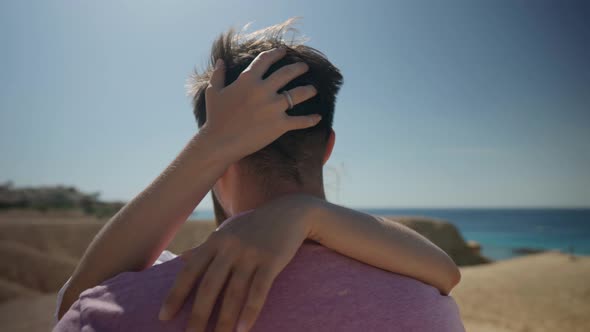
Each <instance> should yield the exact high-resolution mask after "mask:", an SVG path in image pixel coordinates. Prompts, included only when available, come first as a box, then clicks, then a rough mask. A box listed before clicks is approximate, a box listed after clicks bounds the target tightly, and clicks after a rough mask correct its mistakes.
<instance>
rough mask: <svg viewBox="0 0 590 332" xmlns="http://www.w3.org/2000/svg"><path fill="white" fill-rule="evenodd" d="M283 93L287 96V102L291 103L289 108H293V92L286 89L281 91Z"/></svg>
mask: <svg viewBox="0 0 590 332" xmlns="http://www.w3.org/2000/svg"><path fill="white" fill-rule="evenodd" d="M281 94H283V95H285V97H287V103H289V108H288V109H293V99H292V98H291V94H290V93H289V91H287V90H285V91H283V92H281Z"/></svg>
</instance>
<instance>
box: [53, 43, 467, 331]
mask: <svg viewBox="0 0 590 332" xmlns="http://www.w3.org/2000/svg"><path fill="white" fill-rule="evenodd" d="M284 55H285V50H284V49H280V48H279V49H273V50H270V51H267V52H263V53H261V54H260V55H258V57H256V59H255V60H254V61H253V62H252V63H251V65H250V66H249V67H248V68H247V69H246V70H244V72H242V74H241V75H240V77H239V78H238V79H237V80H236V81H234V82H233V83H232V84H230V85H228V86H225V82H224V77H225V74H224V70H225V69H224V66H223V63H222V62H218V63H217V64H216V66H215V69H214V71H213V74H212V76H211V80H210V84H209V87H208V89H207V91H206V104H207V122H206V123H205V125H204V126H203V127H202V128H201V130H200V131H199V132H198V133H197V134H195V135H194V136H193V137H192V138H191V139H190V140H189V142H188V144H187V145H186V146H185V148H184V149H183V150H182V151H181V152H180V154H179V155H178V156H177V157H176V159H175V160H174V161H173V162H172V163H171V164H170V165H169V166H168V167H167V168H166V169H165V170H164V171H163V172H162V174H161V175H160V176H158V178H156V179H155V180H154V182H153V183H151V184H150V185H149V186H148V187H147V188H146V189H145V190H144V191H143V192H141V193H140V194H139V195H138V196H137V197H135V198H134V199H133V200H131V201H130V202H129V203H128V204H127V205H126V206H125V207H124V208H123V209H121V211H119V213H117V214H116V215H115V216H114V217H113V218H112V219H111V220H110V221H109V222H108V223H107V224H106V225H105V226H104V227H103V229H102V230H101V231H100V232H99V234H98V235H97V236H96V237H95V239H94V240H93V241H92V243H91V244H90V246H89V247H88V249H87V251H86V253H85V254H84V256H83V258H82V259H81V261H80V263H79V264H78V266H77V267H76V269H75V271H74V273H73V275H72V279H71V282H70V284H69V287H67V289H66V290H65V293H64V298H63V302H62V304H61V306H60V308H59V316H60V317H61V316H63V314H64V313H65V311H67V309H68V308H69V307H70V306H71V305H72V304H73V303H74V302H75V301H76V299H77V298H78V296H79V295H80V293H81V292H82V291H84V290H85V289H88V288H91V287H94V286H96V285H98V284H100V283H102V282H103V281H105V280H107V279H109V278H112V277H114V276H116V275H117V274H119V273H122V272H125V271H141V270H143V269H145V268H147V267H149V266H151V265H152V264H153V263H154V261H155V259H156V258H157V257H158V255H159V254H160V253H161V252H162V250H163V249H164V248H165V247H166V246H167V245H168V244H169V242H170V240H171V239H172V238H173V236H174V234H175V233H176V231H177V230H178V228H179V227H180V226H181V225H182V223H183V222H184V221H186V219H187V218H188V216H189V215H190V213H191V212H192V211H193V210H194V208H195V207H196V206H197V204H198V203H200V201H201V200H202V199H203V197H204V196H205V195H206V193H207V192H208V191H209V190H211V189H212V188H214V190H215V191H216V192H217V193H218V194H219V197H220V198H221V200H223V201H224V203H223V204H224V208H225V209H226V211H227V212H228V214H229V215H232V214H235V213H238V212H241V211H245V210H248V209H254V208H255V209H256V210H255V211H254V212H252V213H250V214H246V215H244V216H241V217H238V218H237V219H235V220H233V221H232V222H231V223H229V224H227V225H226V226H225V227H220V228H219V229H218V230H216V231H215V232H213V233H212V234H211V235H210V236H209V238H208V239H207V240H206V241H205V242H204V243H203V244H201V245H199V246H198V247H196V248H194V249H192V250H189V251H187V252H185V253H183V255H182V258H183V259H184V260H185V261H186V265H185V268H184V270H183V271H182V272H181V273H180V274H179V275H178V276H177V279H176V281H175V284H174V286H173V287H172V289H171V290H170V292H169V296H168V298H167V299H166V301H165V303H163V308H162V313H161V315H160V318H161V319H164V320H167V319H171V318H173V317H174V316H175V314H176V313H177V312H178V309H179V308H180V306H181V305H182V304H183V303H184V301H185V299H186V297H187V296H188V294H189V292H190V290H191V289H192V287H193V285H194V283H195V282H196V279H197V278H199V277H203V281H202V283H201V285H200V286H199V288H198V290H197V296H196V300H195V303H194V304H193V309H192V313H191V316H190V319H189V323H188V326H187V329H188V330H191V331H203V330H204V329H205V326H206V324H207V321H208V319H209V316H210V313H211V309H212V307H213V304H214V302H215V300H216V299H217V298H218V296H219V293H220V291H221V286H222V285H223V283H224V281H225V280H228V278H229V284H228V289H227V291H226V293H225V297H224V298H223V300H222V301H223V303H222V309H221V313H220V318H219V321H218V322H217V324H216V331H232V330H233V329H234V328H235V327H236V326H237V327H238V328H239V330H240V331H247V330H249V329H250V328H251V327H252V326H253V324H254V322H255V320H256V317H257V316H258V314H259V312H260V310H261V308H262V306H263V304H264V301H265V298H266V295H267V293H268V290H269V289H270V287H271V285H272V281H273V280H274V278H275V277H276V276H277V275H278V273H279V272H280V271H281V270H282V269H283V268H284V267H285V266H286V265H287V264H288V263H289V261H290V260H291V258H292V257H293V256H294V255H295V253H296V251H297V249H298V248H299V247H300V246H301V244H302V243H303V241H305V239H312V240H315V241H317V242H319V243H320V244H322V245H324V246H326V247H328V248H332V249H334V250H336V251H338V252H340V253H341V254H343V255H346V256H349V257H352V258H354V259H357V260H359V261H362V262H365V263H367V264H370V265H373V266H376V267H379V268H382V269H385V270H388V271H391V272H396V273H400V274H404V275H407V276H410V277H413V278H415V279H418V280H421V281H423V282H425V283H428V284H431V285H433V286H434V287H436V288H438V289H439V290H440V291H441V292H442V293H445V294H446V293H448V292H449V291H450V290H451V289H452V288H453V287H454V286H455V285H456V284H457V283H458V281H459V278H460V275H459V271H458V269H457V267H456V266H455V264H454V263H453V262H452V260H451V259H450V258H449V257H448V256H447V255H446V254H445V253H444V252H443V251H442V250H440V249H439V248H438V247H436V246H434V245H433V244H432V243H430V242H429V241H428V240H426V239H425V238H423V237H422V236H420V235H418V234H417V233H415V232H413V231H411V230H409V229H407V228H405V227H403V226H401V225H399V224H397V223H394V222H391V221H387V220H384V219H382V218H376V217H373V216H370V215H366V214H363V213H360V212H357V211H354V210H349V209H346V208H343V207H339V206H337V205H334V204H330V203H329V202H327V201H325V200H324V193H323V187H322V186H321V185H317V184H316V185H314V184H310V185H309V187H304V188H295V187H289V186H288V185H285V186H278V187H277V192H275V193H273V194H274V195H275V196H276V199H274V200H272V201H269V200H268V197H264V196H260V195H258V194H257V191H256V190H252V188H255V187H252V185H254V184H255V183H254V182H250V181H254V179H248V178H245V177H243V176H240V172H241V169H240V166H239V165H238V161H239V160H241V159H242V158H244V157H245V156H247V155H249V154H251V153H253V152H255V151H258V150H259V149H261V148H262V147H264V146H266V145H267V144H269V143H270V142H272V141H274V140H275V139H277V138H278V137H279V136H281V135H282V134H283V133H285V132H287V131H289V130H295V129H302V128H307V127H311V126H314V125H316V124H317V123H318V122H319V120H320V117H319V116H317V115H310V116H289V115H287V114H286V113H285V110H286V109H287V108H288V103H287V101H286V99H285V96H283V95H281V94H278V93H277V91H278V90H279V89H280V88H281V87H283V86H284V85H286V84H287V83H288V82H290V81H291V80H293V79H294V78H295V77H297V76H299V75H301V74H303V73H304V72H305V71H306V70H307V65H305V64H302V63H297V64H291V65H287V66H284V67H283V68H281V69H279V70H277V71H276V72H274V73H273V74H272V75H270V76H269V77H268V78H266V79H262V76H263V74H264V73H265V72H266V71H267V70H268V68H269V67H270V66H271V65H272V64H273V63H274V62H276V61H278V60H279V59H280V58H281V57H283V56H284ZM290 94H291V96H292V99H293V103H294V104H299V103H301V102H303V101H305V100H307V99H309V98H312V97H313V96H314V95H315V94H316V90H315V89H314V88H313V87H312V86H300V87H297V88H294V89H292V90H290ZM334 142H335V135H334V133H332V134H331V136H330V139H329V141H328V144H327V147H326V151H325V157H324V162H325V161H327V160H328V158H329V156H330V154H331V150H332V148H333V146H334ZM247 188H250V191H249V194H248V195H238V194H239V193H240V192H245V191H246V190H247ZM239 197H242V198H239ZM245 197H247V199H246V198H245ZM131 237H132V238H133V239H134V241H128V239H129V238H131ZM230 272H231V273H230Z"/></svg>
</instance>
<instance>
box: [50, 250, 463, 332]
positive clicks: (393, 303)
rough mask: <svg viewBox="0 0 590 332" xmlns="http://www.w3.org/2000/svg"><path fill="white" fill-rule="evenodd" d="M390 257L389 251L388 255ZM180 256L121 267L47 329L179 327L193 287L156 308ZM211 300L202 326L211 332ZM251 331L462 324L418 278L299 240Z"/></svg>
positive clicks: (450, 327)
mask: <svg viewBox="0 0 590 332" xmlns="http://www.w3.org/2000/svg"><path fill="white" fill-rule="evenodd" d="M392 259H395V257H392ZM184 264H185V263H184V261H182V260H181V259H180V258H175V259H173V260H171V261H169V262H166V263H163V264H160V265H156V266H154V267H151V268H149V269H147V270H145V271H142V272H126V273H122V274H120V275H118V276H116V277H114V278H112V279H110V280H108V281H106V282H104V283H103V284H101V285H99V286H97V287H94V288H92V289H89V290H86V291H85V292H83V293H82V294H81V295H80V298H79V299H78V301H77V302H76V303H74V305H73V306H72V308H70V310H69V311H68V312H67V313H66V315H65V316H64V317H63V318H62V320H61V321H60V322H59V323H58V324H57V326H56V327H55V329H54V331H76V332H79V331H84V332H95V331H148V332H150V331H151V332H156V331H157V332H164V331H184V330H185V327H186V322H187V318H188V314H189V313H190V311H191V308H192V305H193V300H194V292H193V294H192V296H191V297H190V298H189V299H188V301H187V302H186V303H185V305H184V306H183V308H182V310H181V312H180V313H179V314H178V316H177V317H176V318H175V319H173V320H171V321H168V322H161V321H159V320H158V311H159V309H160V307H161V304H162V303H163V301H164V298H165V297H166V295H167V292H168V290H169V289H170V287H171V286H172V283H173V282H174V279H175V277H176V275H177V273H179V271H180V270H181V269H182V267H183V265H184ZM218 309H219V302H218V303H217V305H216V307H215V309H214V312H213V315H212V318H211V321H210V322H209V326H208V331H213V326H214V322H215V321H216V318H217V313H218V312H217V310H218ZM252 331H283V332H291V331H305V332H313V331H342V332H346V331H362V332H370V331H380V332H382V331H406V332H408V331H438V332H447V331H448V332H461V331H464V328H463V324H462V322H461V318H460V315H459V310H458V307H457V305H456V303H455V302H454V301H453V299H452V298H451V297H449V296H443V295H441V294H440V293H439V292H438V291H437V290H436V289H435V288H433V287H431V286H429V285H426V284H424V283H422V282H420V281H417V280H414V279H411V278H408V277H404V276H401V275H398V274H394V273H390V272H387V271H384V270H381V269H378V268H375V267H372V266H369V265H366V264H363V263H361V262H359V261H356V260H353V259H351V258H348V257H345V256H342V255H340V254H338V253H336V252H334V251H332V250H330V249H327V248H325V247H323V246H320V245H318V244H316V243H314V242H306V243H304V244H303V246H302V247H301V248H300V249H299V251H298V252H297V254H296V255H295V257H294V259H293V260H292V261H291V262H290V263H289V264H288V265H287V267H286V268H285V269H284V270H283V271H282V272H281V273H280V274H279V276H278V277H277V278H276V279H275V282H274V284H273V286H272V288H271V290H270V293H269V295H268V298H267V301H266V303H265V305H264V307H263V309H262V312H261V314H260V316H259V318H258V320H257V321H256V324H255V325H254V328H253V330H252Z"/></svg>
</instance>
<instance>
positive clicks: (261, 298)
mask: <svg viewBox="0 0 590 332" xmlns="http://www.w3.org/2000/svg"><path fill="white" fill-rule="evenodd" d="M274 276H275V275H274V274H273V273H272V272H271V271H270V270H268V269H265V268H259V269H257V270H256V272H255V273H254V278H253V279H252V283H251V285H250V291H249V293H248V298H247V299H246V303H245V304H244V307H243V309H242V313H241V314H240V320H239V321H238V327H237V330H236V331H237V332H247V331H250V329H251V328H252V326H254V323H255V322H256V318H258V314H260V311H261V310H262V306H263V305H264V302H265V301H266V297H267V296H268V292H269V290H270V287H271V285H272V282H273V280H274Z"/></svg>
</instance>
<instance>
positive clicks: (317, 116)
mask: <svg viewBox="0 0 590 332" xmlns="http://www.w3.org/2000/svg"><path fill="white" fill-rule="evenodd" d="M311 118H312V120H313V122H316V123H317V122H320V120H321V119H322V116H321V115H319V114H314V115H312V116H311Z"/></svg>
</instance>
